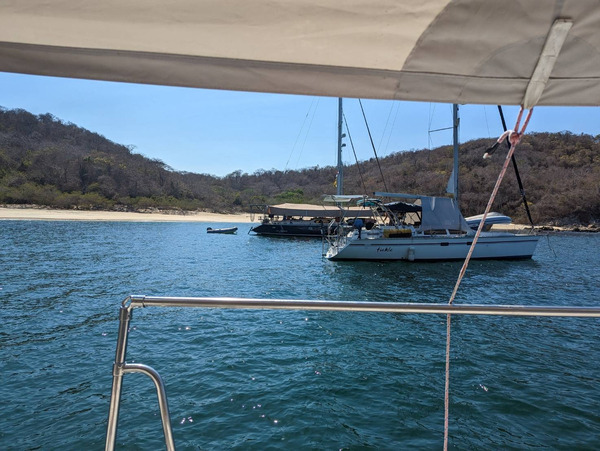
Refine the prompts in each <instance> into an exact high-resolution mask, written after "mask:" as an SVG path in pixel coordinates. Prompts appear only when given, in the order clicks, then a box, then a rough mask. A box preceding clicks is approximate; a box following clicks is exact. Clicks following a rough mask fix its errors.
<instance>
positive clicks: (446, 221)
mask: <svg viewBox="0 0 600 451" xmlns="http://www.w3.org/2000/svg"><path fill="white" fill-rule="evenodd" d="M421 207H422V208H423V211H422V220H421V228H422V229H423V230H446V229H448V230H462V231H463V232H468V231H470V227H469V225H468V224H467V221H465V218H464V217H463V215H462V213H461V212H460V210H459V208H458V205H457V204H456V202H455V200H454V199H450V198H448V197H421Z"/></svg>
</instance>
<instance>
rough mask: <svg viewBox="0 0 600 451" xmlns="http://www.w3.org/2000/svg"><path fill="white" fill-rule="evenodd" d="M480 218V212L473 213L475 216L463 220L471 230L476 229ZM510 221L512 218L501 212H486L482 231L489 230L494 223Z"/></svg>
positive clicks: (481, 216)
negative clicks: (477, 213)
mask: <svg viewBox="0 0 600 451" xmlns="http://www.w3.org/2000/svg"><path fill="white" fill-rule="evenodd" d="M482 218H483V215H482V214H481V215H475V216H469V217H468V218H465V221H467V224H468V225H469V227H471V228H472V229H473V230H477V228H478V227H479V223H480V222H481V219H482ZM511 222H512V219H511V218H510V217H508V216H505V215H503V214H502V213H498V212H495V211H492V212H490V213H488V215H487V217H486V218H485V223H484V224H483V231H484V232H489V231H490V229H491V228H492V226H494V225H496V224H500V225H503V224H510V223H511Z"/></svg>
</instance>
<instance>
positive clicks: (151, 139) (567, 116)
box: [0, 72, 600, 176]
mask: <svg viewBox="0 0 600 451" xmlns="http://www.w3.org/2000/svg"><path fill="white" fill-rule="evenodd" d="M0 106H2V107H4V108H8V109H13V108H22V109H24V110H27V111H29V112H31V113H33V114H43V113H50V114H52V115H54V116H56V117H57V118H59V119H61V120H62V121H63V122H72V123H74V124H76V125H78V126H80V127H83V128H86V129H88V130H91V131H93V132H96V133H99V134H101V135H103V136H105V137H106V138H108V139H110V140H111V141H114V142H116V143H119V144H124V145H129V146H133V148H134V152H137V153H140V154H143V155H145V156H147V157H150V158H158V159H160V160H162V161H164V162H165V163H166V164H168V165H169V166H171V167H172V168H173V169H175V170H182V171H190V172H199V173H207V174H212V175H218V176H223V175H226V174H229V173H231V172H233V171H235V170H238V169H239V170H241V171H243V172H248V173H253V172H255V171H256V170H259V169H265V170H270V169H279V170H285V169H290V170H295V169H301V168H306V167H313V166H320V167H324V166H334V165H335V164H336V152H337V150H336V149H337V99H336V98H328V97H308V96H295V95H281V94H258V93H247V92H232V91H214V90H204V89H191V88H173V87H162V86H149V85H135V84H128V83H113V82H102V81H90V80H75V79H67V78H55V77H40V76H32V75H20V74H10V73H2V72H0ZM363 107H364V109H365V114H366V116H367V120H368V124H369V127H370V128H371V133H372V136H373V141H374V143H375V147H376V149H377V153H378V155H379V156H385V155H389V154H390V153H393V152H398V151H402V150H411V149H424V148H435V147H438V146H441V145H446V144H451V142H452V132H451V130H448V131H441V132H434V133H430V132H429V131H430V130H435V129H440V128H445V127H450V126H451V125H452V106H451V105H448V104H431V103H415V102H397V101H383V100H363ZM517 111H518V110H517V108H516V107H505V108H504V114H505V117H506V120H507V123H508V127H509V128H512V127H513V125H514V121H515V119H516V114H517ZM344 112H345V115H346V119H347V121H348V124H349V131H350V136H351V137H352V140H353V141H354V147H355V149H356V153H357V157H358V159H359V160H366V159H369V158H371V157H372V156H373V150H372V147H371V143H370V140H369V137H368V134H367V131H366V126H365V123H364V119H363V117H362V113H361V111H360V106H359V104H358V101H357V100H355V99H345V100H344ZM460 116H461V126H460V140H461V141H462V142H464V141H468V140H470V139H474V138H490V142H492V141H493V140H495V139H496V138H497V137H498V136H499V135H500V134H501V133H502V128H501V123H500V119H499V116H498V110H497V107H496V106H481V105H463V106H461V107H460ZM563 130H568V131H570V132H573V133H576V134H579V133H589V134H592V135H598V134H600V109H599V108H596V107H593V108H591V107H580V108H562V107H561V108H559V107H538V108H536V109H535V110H534V113H533V117H532V120H531V122H530V125H529V128H528V131H549V132H556V131H563ZM345 142H346V143H347V146H346V148H345V150H344V158H343V159H344V162H345V163H348V164H352V163H354V155H353V153H352V148H351V145H350V142H349V140H348V138H346V141H345ZM517 152H518V150H517Z"/></svg>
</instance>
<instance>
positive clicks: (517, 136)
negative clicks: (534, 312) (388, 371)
mask: <svg viewBox="0 0 600 451" xmlns="http://www.w3.org/2000/svg"><path fill="white" fill-rule="evenodd" d="M532 112H533V108H531V109H530V110H529V112H528V113H527V117H526V118H525V123H524V124H523V128H522V129H521V131H520V132H519V125H520V123H521V117H522V116H523V106H521V109H520V110H519V115H518V116H517V122H516V124H515V128H514V130H513V131H511V132H509V134H508V141H509V142H510V149H509V150H508V154H507V155H506V159H505V160H504V165H503V166H502V170H501V171H500V174H499V175H498V180H496V185H495V186H494V189H493V191H492V194H491V196H490V199H489V201H488V203H487V206H486V207H485V212H484V213H483V217H482V218H481V222H480V223H479V227H477V232H476V233H475V238H473V243H472V244H471V247H470V248H469V252H468V254H467V258H465V262H464V263H463V265H462V268H461V269H460V273H459V275H458V279H457V281H456V285H455V286H454V290H453V291H452V295H451V296H450V300H449V301H448V304H450V305H452V303H453V302H454V298H455V297H456V293H457V292H458V287H459V286H460V283H461V281H462V279H463V277H464V275H465V272H466V271H467V266H469V261H470V260H471V256H472V255H473V250H474V249H475V245H476V244H477V240H478V239H479V235H480V234H481V231H482V230H483V226H484V224H485V220H486V219H487V216H488V213H489V212H490V210H491V209H492V204H493V203H494V199H495V198H496V194H498V189H499V188H500V184H501V183H502V179H503V178H504V174H506V169H507V168H508V163H509V162H510V159H511V158H512V156H513V154H514V152H515V148H516V147H517V145H518V144H519V142H521V138H522V137H523V134H524V133H525V130H526V129H527V125H529V119H531V113H532ZM503 136H504V135H503ZM502 139H504V138H502ZM449 398H450V314H448V315H447V320H446V383H445V388H444V451H447V450H448V418H449V405H450V402H449Z"/></svg>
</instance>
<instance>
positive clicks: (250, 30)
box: [0, 0, 600, 105]
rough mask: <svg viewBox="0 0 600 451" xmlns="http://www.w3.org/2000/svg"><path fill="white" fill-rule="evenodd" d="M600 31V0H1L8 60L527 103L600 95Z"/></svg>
mask: <svg viewBox="0 0 600 451" xmlns="http://www.w3.org/2000/svg"><path fill="white" fill-rule="evenodd" d="M557 20H558V21H562V22H563V23H567V24H568V25H567V26H566V27H562V28H561V29H557V30H555V31H556V33H554V34H555V35H556V36H554V38H552V39H549V36H550V35H551V34H553V33H551V29H552V28H553V24H555V23H556V22H557ZM559 28H560V27H559ZM598 30H600V3H599V2H598V1H597V0H554V1H553V0H502V1H490V0H453V1H450V0H403V1H398V0H345V1H339V0H279V1H273V0H252V1H247V0H170V1H164V0H103V1H99V2H98V1H88V0H56V1H52V2H49V1H47V0H4V1H2V2H0V71H5V72H19V73H26V74H40V75H52V76H62V77H73V78H88V79H101V80H113V81H124V82H133V83H150V84H161V85H172V86H190V87H200V88H214V89H227V90H243V91H260V92H275V93H292V94H294V93H295V94H308V95H326V96H339V97H363V98H381V99H401V100H417V101H435V102H447V103H461V104H482V103H483V104H505V105H506V104H521V103H523V99H524V98H525V93H526V91H527V90H528V87H529V90H530V95H531V92H534V93H538V92H539V93H540V95H541V97H539V102H538V103H539V104H540V105H600V32H598ZM557 36H558V37H557ZM563 38H564V45H558V44H557V42H559V43H560V44H562V42H563V41H562V39H563ZM532 80H533V81H532Z"/></svg>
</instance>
